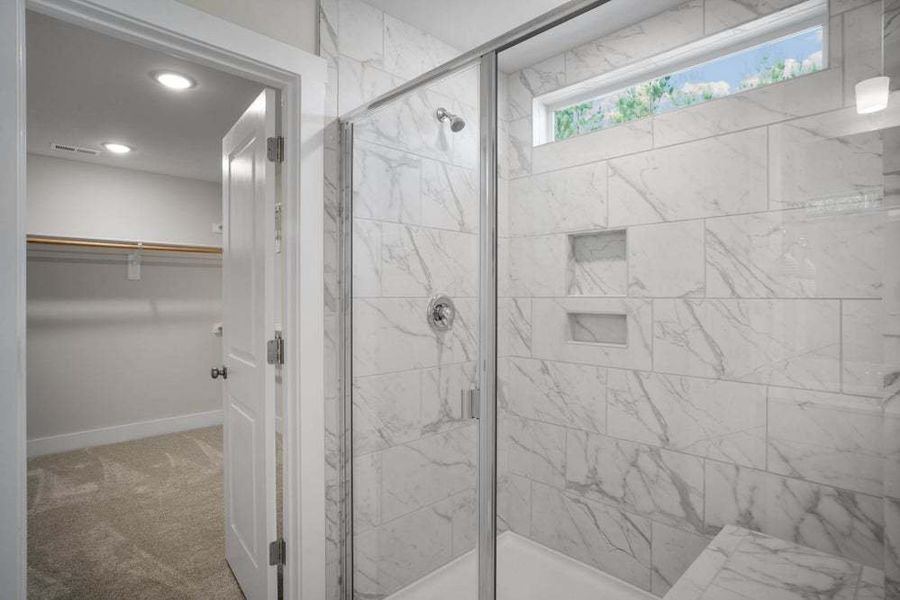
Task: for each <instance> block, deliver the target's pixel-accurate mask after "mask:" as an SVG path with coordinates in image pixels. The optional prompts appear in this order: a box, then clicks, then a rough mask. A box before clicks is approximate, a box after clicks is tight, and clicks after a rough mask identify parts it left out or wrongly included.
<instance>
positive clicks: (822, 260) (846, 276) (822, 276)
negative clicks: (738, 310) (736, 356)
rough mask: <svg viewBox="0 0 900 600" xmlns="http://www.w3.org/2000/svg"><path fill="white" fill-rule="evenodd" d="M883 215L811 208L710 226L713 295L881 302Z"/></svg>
mask: <svg viewBox="0 0 900 600" xmlns="http://www.w3.org/2000/svg"><path fill="white" fill-rule="evenodd" d="M882 219H883V214H882V213H881V212H880V211H868V212H858V213H845V214H819V213H817V212H816V211H810V210H806V209H802V210H791V211H781V212H770V213H760V214H755V215H741V216H737V217H727V218H721V219H709V220H707V221H706V256H707V285H708V293H709V294H710V295H711V296H735V297H740V298H756V297H761V298H815V297H829V298H834V297H848V296H849V297H853V298H878V297H880V296H881V289H882V284H881V255H882V251H883V241H882V225H881V223H882Z"/></svg>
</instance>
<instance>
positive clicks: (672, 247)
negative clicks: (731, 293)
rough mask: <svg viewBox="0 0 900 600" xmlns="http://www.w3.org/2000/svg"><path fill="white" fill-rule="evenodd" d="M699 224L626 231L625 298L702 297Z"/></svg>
mask: <svg viewBox="0 0 900 600" xmlns="http://www.w3.org/2000/svg"><path fill="white" fill-rule="evenodd" d="M704 260H705V259H704V248H703V222H702V221H685V222H683V223H664V224H659V225H648V226H645V227H631V228H629V229H628V295H629V296H663V297H678V296H702V295H703V292H704V287H705V285H706V283H705V282H706V273H705V270H706V269H705V266H704Z"/></svg>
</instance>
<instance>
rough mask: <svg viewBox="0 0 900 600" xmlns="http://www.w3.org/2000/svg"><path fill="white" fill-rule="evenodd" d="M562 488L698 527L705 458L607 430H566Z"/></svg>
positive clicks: (642, 512) (699, 527) (657, 517)
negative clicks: (603, 432) (626, 438)
mask: <svg viewBox="0 0 900 600" xmlns="http://www.w3.org/2000/svg"><path fill="white" fill-rule="evenodd" d="M566 489H567V490H568V491H570V492H572V493H575V494H579V495H581V496H583V497H585V498H587V499H590V500H595V501H597V502H604V503H607V504H612V505H614V506H617V507H619V508H621V509H623V510H628V511H631V512H636V513H638V514H641V515H646V516H648V517H652V518H653V520H655V521H660V522H663V523H667V524H670V525H675V526H678V527H688V528H691V529H694V530H696V531H699V532H702V531H703V529H704V526H703V460H701V459H699V458H696V457H693V456H688V455H685V454H677V453H674V452H669V451H667V450H661V449H659V448H655V447H652V446H645V445H643V444H635V443H632V442H626V441H622V440H616V439H613V438H610V437H607V436H605V435H598V434H592V433H587V432H582V431H575V430H570V431H569V435H568V443H567V445H566Z"/></svg>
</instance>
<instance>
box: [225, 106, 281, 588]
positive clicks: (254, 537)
mask: <svg viewBox="0 0 900 600" xmlns="http://www.w3.org/2000/svg"><path fill="white" fill-rule="evenodd" d="M275 110H276V103H275V92H274V91H272V90H266V91H264V92H263V93H261V94H260V95H259V97H258V98H257V99H256V100H255V101H254V102H253V104H252V105H250V107H249V108H248V109H247V111H246V112H245V113H244V114H243V115H242V116H241V118H240V119H239V120H238V122H237V123H235V125H234V127H232V129H231V131H229V132H228V134H227V135H226V136H225V138H224V139H223V140H222V169H223V173H222V201H223V206H222V208H223V211H222V214H223V218H224V222H223V227H224V248H223V251H224V254H223V260H222V269H223V282H224V333H223V343H224V348H225V351H224V356H225V366H226V367H227V369H228V377H227V379H225V383H224V403H225V437H224V439H225V448H224V454H225V456H224V463H225V553H226V557H227V559H228V564H229V565H230V566H231V569H232V571H233V572H234V575H235V577H236V578H237V580H238V583H239V584H240V586H241V589H242V590H243V592H244V595H245V596H246V597H247V598H248V600H264V599H265V600H267V599H272V598H275V597H276V595H277V584H276V577H277V570H276V568H275V567H270V566H269V560H268V559H269V542H271V541H273V540H275V538H276V535H277V532H276V519H275V374H274V371H273V369H274V367H273V366H271V365H268V364H267V363H266V339H267V335H268V332H270V331H273V330H274V316H275V315H274V300H275V299H274V293H273V291H274V283H273V282H274V275H275V273H274V251H275V248H274V235H269V234H270V233H272V232H274V223H275V220H274V218H275V202H276V198H275V189H276V188H275V175H276V174H275V169H274V163H270V162H269V161H268V160H267V158H266V138H268V137H271V136H274V135H275Z"/></svg>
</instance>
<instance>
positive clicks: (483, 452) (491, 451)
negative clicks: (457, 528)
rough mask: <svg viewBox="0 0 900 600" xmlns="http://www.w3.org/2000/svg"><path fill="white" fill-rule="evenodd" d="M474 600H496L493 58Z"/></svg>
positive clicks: (483, 180)
mask: <svg viewBox="0 0 900 600" xmlns="http://www.w3.org/2000/svg"><path fill="white" fill-rule="evenodd" d="M479 77H480V85H479V87H478V94H479V102H478V104H479V111H480V114H479V117H480V129H479V137H480V140H481V143H480V156H479V161H478V162H479V165H478V167H479V171H480V177H479V181H480V186H479V192H480V193H479V197H480V202H479V225H478V231H479V238H480V239H479V240H478V241H479V252H478V271H479V273H478V277H479V282H480V283H479V286H478V291H479V294H478V296H479V297H478V393H479V403H478V407H479V421H478V477H477V481H478V490H477V495H476V498H477V505H478V519H477V521H478V532H477V539H478V547H477V551H478V574H477V578H478V600H495V598H496V597H497V241H498V239H497V236H498V232H497V177H498V176H497V170H498V166H499V162H498V158H497V151H498V147H497V124H498V123H497V112H498V111H497V109H498V107H497V52H496V51H494V52H489V53H487V54H485V55H484V56H482V57H481V67H480V71H479Z"/></svg>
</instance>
